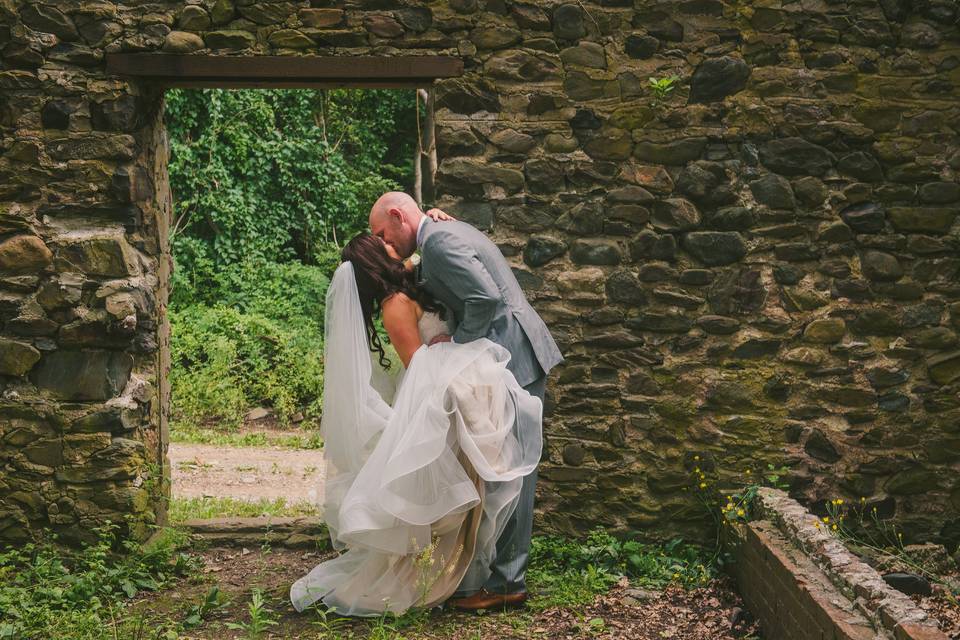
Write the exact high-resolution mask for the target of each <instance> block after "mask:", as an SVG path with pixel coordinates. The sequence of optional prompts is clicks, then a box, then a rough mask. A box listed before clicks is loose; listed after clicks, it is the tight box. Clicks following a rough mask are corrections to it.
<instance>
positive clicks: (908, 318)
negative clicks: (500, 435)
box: [0, 0, 960, 545]
mask: <svg viewBox="0 0 960 640" xmlns="http://www.w3.org/2000/svg"><path fill="white" fill-rule="evenodd" d="M958 20H960V9H958V7H957V4H956V3H955V2H952V0H914V1H913V2H911V1H910V0H879V1H876V2H875V1H869V0H866V1H856V0H801V1H789V0H763V1H756V2H746V1H745V0H737V1H720V0H683V1H681V0H674V1H669V2H654V1H650V0H637V1H636V2H632V1H631V0H599V1H598V2H589V1H587V2H582V3H581V2H566V1H562V2H539V3H534V2H527V3H521V2H511V1H507V0H450V1H449V2H439V1H438V2H430V3H414V2H403V3H392V2H389V1H387V0H369V1H364V0H354V1H352V2H346V3H338V2H333V1H328V0H313V1H312V2H306V1H302V0H301V1H290V2H264V1H257V2H254V1H253V0H195V1H193V0H192V1H190V2H188V3H184V2H163V1H157V2H140V1H138V2H134V1H133V0H121V1H119V2H107V1H103V0H56V1H54V0H48V1H47V2H39V3H37V2H33V1H30V2H25V1H24V0H0V51H2V57H3V65H2V66H3V68H2V70H0V132H2V137H0V152H2V158H0V538H3V539H7V540H15V539H21V538H24V537H27V536H28V535H30V532H31V531H36V530H38V529H39V528H41V527H52V528H54V529H56V530H58V531H60V532H61V533H64V534H66V535H68V536H70V537H78V536H81V535H83V533H84V532H87V531H89V530H90V528H91V527H93V526H95V525H96V524H98V523H100V522H102V521H103V520H104V519H106V518H113V519H114V520H117V519H120V518H122V517H123V516H125V515H126V516H128V517H130V523H131V527H132V531H133V533H134V534H135V535H140V536H142V535H144V534H145V533H146V532H147V525H149V524H151V523H154V522H162V521H163V518H164V507H163V505H164V500H165V497H166V496H168V494H169V487H167V486H165V483H164V481H163V478H164V477H165V476H164V474H163V473H162V468H163V463H164V460H165V455H164V454H165V448H166V433H165V431H166V429H167V424H166V423H167V416H168V411H169V408H168V405H169V392H168V389H167V386H166V383H165V379H164V376H163V372H164V371H166V370H167V368H168V366H169V365H168V362H167V359H168V344H169V336H168V333H169V329H168V327H167V324H166V319H165V312H164V309H165V303H166V299H167V290H166V286H167V284H166V283H167V274H168V272H169V269H170V267H171V265H170V259H169V254H168V246H167V238H166V225H167V222H168V219H169V214H170V206H171V205H170V201H171V196H170V192H169V186H168V182H167V179H166V169H165V163H166V150H165V147H164V137H163V130H162V124H161V122H162V97H161V94H160V93H159V92H158V91H156V90H151V89H150V88H149V87H147V86H146V85H144V84H142V83H137V82H135V81H129V80H126V79H122V78H116V77H110V76H108V75H107V74H106V73H105V71H104V63H103V56H104V53H105V52H138V51H154V52H156V51H164V52H169V53H191V54H193V53H195V54H212V55H265V54H274V55H278V54H279V55H287V54H289V55H299V54H306V53H319V54H323V55H343V56H349V55H383V56H398V55H430V54H444V55H455V56H460V57H462V58H463V60H464V62H465V73H464V75H463V77H462V78H458V79H452V80H444V81H441V82H439V83H438V84H437V86H436V97H437V105H438V111H437V117H438V130H437V136H438V148H439V154H440V159H441V162H440V168H439V175H438V185H439V192H440V193H442V194H444V195H443V196H442V197H441V198H440V200H439V202H438V204H439V205H441V206H444V207H447V208H449V209H450V210H451V211H453V212H455V213H457V214H459V215H460V216H462V217H464V218H465V219H468V220H470V221H472V222H474V223H476V224H478V225H479V226H482V227H484V228H486V229H488V230H489V231H490V233H491V234H492V235H493V237H494V238H495V239H496V240H497V241H498V242H499V243H500V246H501V247H502V248H503V251H504V253H505V254H506V255H507V256H508V258H509V259H510V260H511V261H512V262H513V263H514V264H515V266H516V269H517V273H518V277H519V278H520V281H521V283H522V284H523V286H524V287H525V288H526V289H527V291H528V292H529V293H530V296H531V299H532V301H533V302H534V305H535V306H536V307H537V308H538V309H539V310H540V312H541V313H542V315H543V316H544V318H545V319H546V320H547V322H548V323H549V324H550V326H551V328H552V330H553V331H554V334H555V336H556V337H557V339H558V341H559V342H560V344H561V346H562V348H563V351H564V352H565V354H566V356H567V362H566V364H565V365H564V366H563V367H561V368H559V369H558V370H557V371H556V373H555V375H554V376H553V377H552V380H551V385H550V393H549V396H550V398H549V407H548V408H549V410H550V413H551V415H550V417H549V419H548V424H547V444H546V450H545V458H544V463H543V465H542V471H541V476H542V481H541V483H540V501H539V507H540V514H539V522H540V525H541V526H544V527H548V528H551V529H553V530H557V531H561V532H567V533H570V532H574V533H582V532H583V531H585V530H586V529H587V528H590V527H592V526H594V525H604V526H607V527H610V528H613V529H617V530H621V531H624V530H632V531H638V532H640V533H641V534H643V535H646V536H649V537H665V536H669V535H674V534H687V535H695V536H696V535H702V534H703V532H704V531H705V528H704V524H703V523H704V519H703V515H702V512H700V511H698V509H697V507H696V503H695V500H693V498H692V496H691V494H690V493H689V492H688V491H687V490H686V489H687V487H689V486H690V474H691V471H692V469H693V468H695V467H696V466H699V467H701V468H702V469H704V470H705V471H708V472H709V473H710V475H711V476H712V475H713V473H714V472H716V473H718V474H719V475H720V476H721V477H722V478H724V479H726V480H730V479H732V478H734V477H736V476H740V475H741V474H742V472H743V470H744V469H746V468H751V469H752V470H753V473H754V474H757V473H758V472H760V471H761V470H762V469H764V468H765V466H766V464H767V463H768V462H770V463H776V464H780V463H782V462H785V463H786V464H788V465H789V466H790V467H791V468H792V472H791V475H790V482H791V490H792V493H793V494H794V495H795V496H797V497H799V498H800V499H801V500H803V501H805V502H807V503H809V502H810V501H812V500H814V499H824V498H829V497H834V496H845V497H847V498H850V499H858V498H859V497H861V496H862V497H864V498H866V499H867V500H868V502H869V504H871V505H876V506H877V507H878V510H879V511H880V512H881V513H882V514H884V515H894V516H896V517H897V518H898V519H900V520H901V521H902V522H903V523H905V524H906V525H907V529H906V530H907V531H908V532H909V535H910V536H915V537H917V538H919V539H930V538H933V539H940V540H943V541H946V542H948V543H949V544H951V545H955V544H956V543H957V542H958V541H960V474H958V473H957V471H958V468H960V393H958V391H960V346H958V340H957V332H958V330H960V254H958V249H960V226H958V223H957V213H958V208H960V184H958V181H957V175H958V171H960V147H958V133H960V102H958V89H957V85H958V84H960V36H958V26H957V25H958ZM674 74H675V75H676V76H678V77H679V80H678V82H677V89H676V91H675V92H674V93H673V94H672V95H671V96H669V97H667V98H666V99H665V100H662V101H660V102H658V103H654V101H653V100H652V94H651V90H650V88H649V86H648V78H650V77H657V78H661V77H668V76H670V75H674Z"/></svg>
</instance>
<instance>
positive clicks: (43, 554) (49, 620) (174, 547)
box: [0, 524, 196, 640]
mask: <svg viewBox="0 0 960 640" xmlns="http://www.w3.org/2000/svg"><path fill="white" fill-rule="evenodd" d="M117 531H118V527H116V526H115V525H109V524H108V525H106V526H103V527H101V528H99V529H97V530H95V534H96V535H97V540H96V541H95V542H94V543H92V544H90V545H87V546H84V547H83V548H82V549H79V550H77V551H76V552H70V551H68V550H67V549H66V548H64V547H58V546H57V545H56V539H55V537H53V536H52V535H51V536H50V537H49V539H48V540H47V541H45V542H42V543H39V544H36V543H27V544H25V545H22V546H19V547H12V548H10V549H8V550H3V551H0V638H3V639H9V640H20V639H27V638H37V639H40V638H44V639H45V638H77V639H81V638H82V639H84V640H107V639H113V638H118V637H123V638H132V637H137V636H136V629H137V628H138V626H141V625H138V622H139V620H137V619H136V618H135V617H132V616H126V615H123V610H124V607H125V606H126V605H127V604H128V602H129V600H130V599H131V598H133V597H134V596H136V595H137V594H138V593H140V592H142V591H157V590H160V589H163V588H165V587H167V586H169V585H170V584H171V583H172V582H173V581H174V580H175V579H176V578H178V577H180V576H183V575H186V574H188V573H192V572H194V571H195V569H196V562H195V560H194V559H193V558H192V557H191V556H188V555H186V554H184V553H182V552H181V550H180V549H181V547H182V546H183V544H184V543H185V542H186V539H185V538H184V536H183V535H182V534H179V533H177V532H175V531H173V530H166V531H164V532H163V533H162V534H161V535H160V536H158V537H157V538H156V539H155V540H154V542H153V543H152V544H151V546H150V547H149V548H145V547H143V546H141V545H140V544H138V543H136V542H133V541H132V540H122V541H121V540H120V539H118V537H117ZM118 548H122V549H123V553H116V550H117V549H118ZM143 637H151V638H154V637H164V638H166V637H172V638H177V637H179V636H178V635H177V634H176V633H175V632H172V635H169V636H168V635H163V636H161V635H160V634H159V633H158V634H157V635H154V634H152V633H151V634H150V635H149V636H143Z"/></svg>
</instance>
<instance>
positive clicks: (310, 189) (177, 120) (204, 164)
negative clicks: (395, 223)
mask: <svg viewBox="0 0 960 640" xmlns="http://www.w3.org/2000/svg"><path fill="white" fill-rule="evenodd" d="M166 108H167V123H168V129H169V132H170V150H171V165H170V181H171V185H172V187H173V192H174V200H175V203H176V204H175V207H176V212H175V216H174V219H175V225H174V228H173V233H172V237H173V243H174V247H175V252H176V253H177V255H178V257H180V258H181V259H184V258H187V257H188V256H189V257H190V258H193V257H201V256H202V257H203V258H206V259H210V260H212V261H213V262H214V263H216V264H218V265H220V264H229V263H237V262H243V261H245V260H249V259H252V258H260V259H264V260H268V261H272V262H285V261H289V260H292V259H299V260H301V261H303V262H305V263H308V264H310V263H312V264H316V262H317V258H318V256H322V255H323V254H324V251H325V250H326V249H327V247H328V246H329V243H331V242H334V243H335V242H336V241H337V240H341V239H343V238H346V237H349V236H350V235H352V234H353V233H356V232H357V231H359V230H361V229H363V228H364V227H365V226H366V215H367V212H368V211H369V210H370V205H371V204H372V203H373V200H375V199H376V197H377V196H378V195H379V194H380V193H382V192H383V191H385V190H387V189H392V188H409V186H410V185H409V180H410V176H411V175H412V171H413V169H412V158H413V148H414V147H413V144H414V142H415V137H414V136H413V135H412V133H411V132H413V131H415V128H416V124H415V121H414V118H415V111H414V96H413V92H412V91H386V90H377V91H359V90H345V89H341V90H335V91H289V90H288V91H283V90H269V91H267V90H264V91H256V90H246V91H226V90H221V89H216V90H204V91H173V92H170V93H169V94H168V97H167V107H166ZM398 134H401V135H398ZM186 244H189V245H190V246H189V247H185V246H183V245H186Z"/></svg>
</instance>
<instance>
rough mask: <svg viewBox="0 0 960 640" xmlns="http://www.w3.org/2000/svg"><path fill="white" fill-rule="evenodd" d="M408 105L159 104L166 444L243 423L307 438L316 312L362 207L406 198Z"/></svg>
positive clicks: (236, 95)
mask: <svg viewBox="0 0 960 640" xmlns="http://www.w3.org/2000/svg"><path fill="white" fill-rule="evenodd" d="M417 108H418V105H417V104H416V97H415V93H414V91H413V90H406V91H402V90H349V89H338V90H309V91H308V90H268V91H264V90H239V91H228V90H222V89H215V90H177V91H170V92H169V93H168V94H167V101H166V120H167V128H168V132H169V136H170V182H171V186H172V188H173V198H174V209H173V210H174V215H173V225H172V228H171V245H172V250H173V256H174V264H175V268H174V275H173V280H172V288H171V299H170V321H171V330H172V340H171V351H172V369H171V375H170V378H171V384H172V388H173V391H172V393H173V400H172V408H173V432H174V433H173V437H174V439H177V438H178V436H179V437H188V435H189V433H190V432H196V431H197V430H199V429H204V428H209V427H215V428H217V429H218V430H227V431H229V430H232V429H236V428H238V427H239V426H240V425H241V424H242V423H243V421H244V416H246V415H248V412H249V411H250V410H251V409H254V408H265V409H267V410H268V411H270V413H271V414H272V416H273V417H274V418H275V419H276V421H277V422H278V423H279V424H280V425H281V426H283V427H289V426H292V424H296V425H298V426H299V427H301V428H304V429H311V428H314V427H316V426H318V423H319V416H320V403H321V395H322V389H323V314H324V297H325V294H326V288H327V284H328V283H329V278H330V276H331V275H332V272H333V270H334V269H335V268H336V265H337V264H338V263H339V254H340V247H341V246H342V245H343V243H344V242H345V241H346V240H348V239H349V238H350V237H352V236H353V235H354V234H355V233H357V232H359V231H361V230H363V229H365V228H366V226H367V214H368V212H369V210H370V206H371V205H372V204H373V202H374V200H376V198H377V197H378V196H379V195H380V194H381V193H383V192H384V191H387V190H392V189H400V190H406V191H408V192H409V191H410V189H411V187H412V181H413V179H414V170H413V159H414V152H415V148H416V144H417V122H416V119H417Z"/></svg>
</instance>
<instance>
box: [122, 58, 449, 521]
mask: <svg viewBox="0 0 960 640" xmlns="http://www.w3.org/2000/svg"><path fill="white" fill-rule="evenodd" d="M105 63H106V70H107V73H108V74H110V75H113V76H117V77H123V78H125V79H127V80H129V81H131V82H132V83H134V84H137V85H139V86H140V87H142V89H143V90H144V94H146V95H151V96H152V97H153V99H155V100H158V101H159V102H160V103H161V104H162V100H163V94H164V92H165V91H166V90H167V89H173V88H216V89H340V88H356V89H411V90H414V91H419V90H421V89H425V90H429V89H430V88H432V85H433V83H434V82H435V81H437V80H440V79H444V78H454V77H459V76H462V75H463V70H464V69H463V67H464V65H463V60H462V59H461V58H457V57H453V56H440V55H437V56H404V57H395V58H391V57H385V56H384V57H381V56H214V55H173V54H167V53H114V54H107V55H106V56H105ZM418 108H419V107H418ZM430 108H432V92H431V104H430V105H429V106H428V109H430ZM158 116H159V117H158V118H157V119H156V120H155V121H154V128H155V131H154V141H155V143H156V144H155V146H154V151H153V156H154V157H153V158H152V159H151V160H152V162H149V163H148V164H149V165H152V166H153V167H154V174H155V175H154V177H157V176H161V177H164V174H165V173H166V168H167V165H168V163H169V155H168V149H167V145H166V142H165V140H166V130H165V124H164V122H163V118H162V110H161V111H160V113H159V114H158ZM428 139H429V140H430V141H431V144H432V140H433V136H432V134H431V135H430V137H429V138H428ZM422 142H423V139H421V143H422ZM422 152H423V150H422V149H421V154H422ZM155 182H156V183H157V184H164V185H166V188H165V189H164V192H162V193H161V192H159V191H158V192H157V193H155V199H156V201H157V202H158V203H161V205H160V207H159V208H160V210H162V211H163V212H164V213H165V215H166V217H167V218H168V219H167V220H163V221H160V224H158V225H157V227H158V228H157V232H158V235H159V237H158V238H157V240H158V241H159V247H160V251H161V256H160V258H161V259H160V268H159V269H158V270H157V272H156V273H157V276H158V278H159V280H160V282H159V290H160V291H161V292H163V293H162V295H161V296H159V298H160V303H161V309H162V311H161V313H160V322H159V325H158V334H159V340H158V343H159V349H158V350H157V370H156V380H155V382H156V386H155V388H156V393H157V396H156V399H157V400H158V404H159V410H158V411H157V412H156V413H157V415H158V417H159V420H158V422H157V423H155V424H156V427H157V450H156V455H157V458H156V459H155V460H156V462H157V463H158V464H157V467H158V468H159V469H161V478H160V483H159V486H160V487H161V489H160V491H161V495H160V496H156V497H157V498H159V500H157V501H156V502H155V504H156V505H157V508H156V511H155V516H156V521H155V522H156V524H157V525H161V526H162V525H166V524H168V510H169V504H170V498H171V494H170V491H171V482H170V478H171V473H172V470H171V468H170V465H169V459H168V457H167V450H168V447H169V442H170V429H169V415H170V384H169V369H170V325H169V319H168V316H167V313H166V305H167V295H168V293H169V283H170V277H171V275H172V265H173V257H172V254H171V252H170V242H169V228H170V227H169V225H170V222H171V220H170V219H169V218H170V217H172V214H173V207H172V203H173V196H172V192H171V191H170V188H169V182H168V181H167V180H166V179H163V180H155ZM230 521H231V522H233V523H234V524H237V525H238V526H244V527H246V528H247V529H252V530H254V531H260V530H261V529H263V530H264V531H268V530H270V529H272V525H264V524H263V519H262V518H231V519H230Z"/></svg>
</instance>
